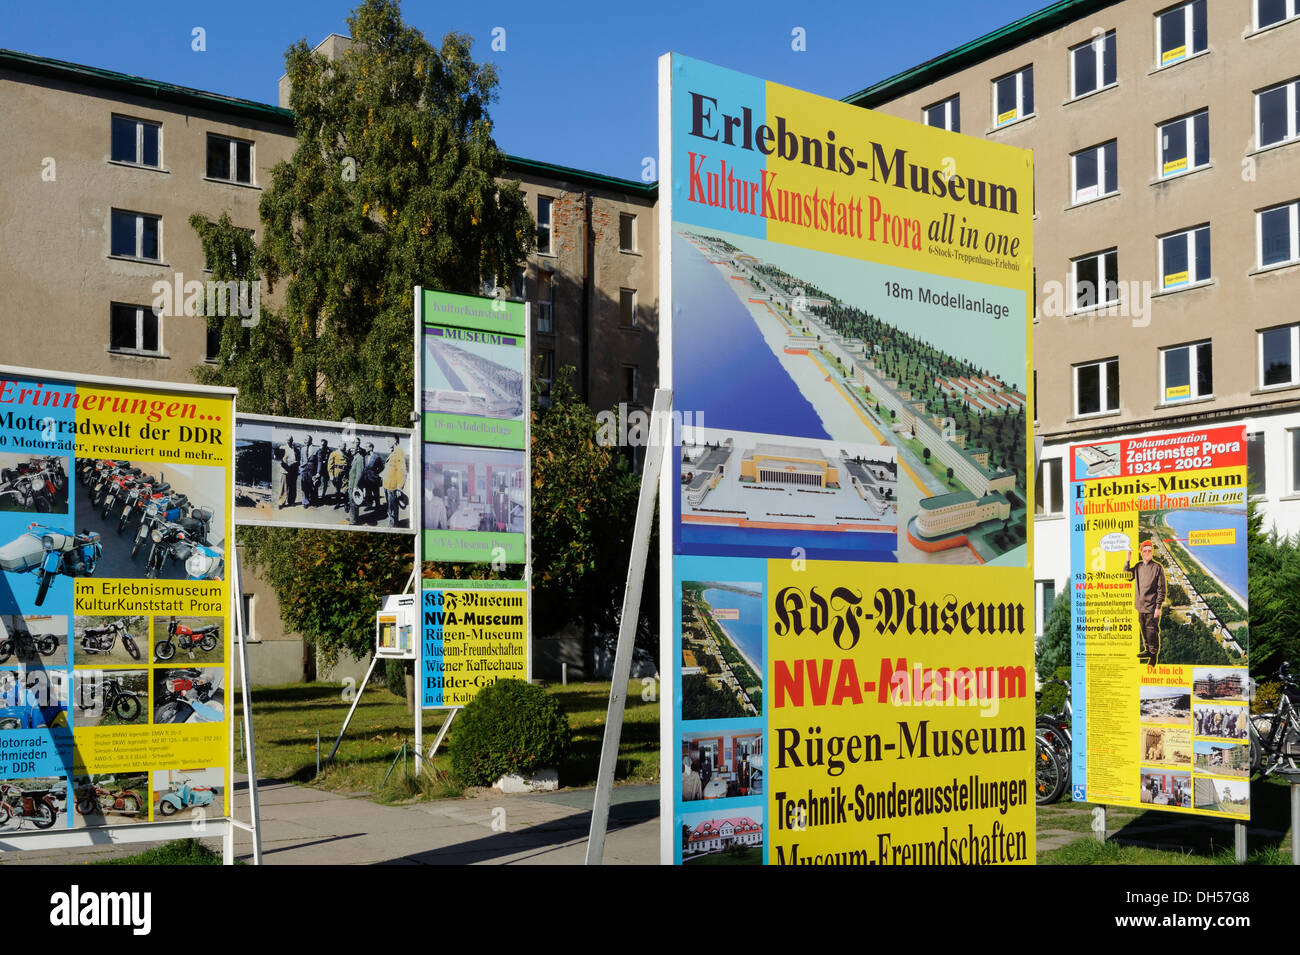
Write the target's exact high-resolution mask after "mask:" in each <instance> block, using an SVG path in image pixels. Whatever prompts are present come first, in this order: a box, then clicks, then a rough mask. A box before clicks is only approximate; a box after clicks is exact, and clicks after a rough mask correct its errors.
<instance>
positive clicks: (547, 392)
mask: <svg viewBox="0 0 1300 955" xmlns="http://www.w3.org/2000/svg"><path fill="white" fill-rule="evenodd" d="M554 381H555V350H554V349H551V348H543V349H541V350H540V351H538V352H537V403H538V404H539V405H540V406H541V407H543V408H546V407H549V406H550V404H551V384H552V383H553V382H554Z"/></svg>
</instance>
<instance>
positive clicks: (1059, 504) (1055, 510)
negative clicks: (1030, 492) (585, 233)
mask: <svg viewBox="0 0 1300 955" xmlns="http://www.w3.org/2000/svg"><path fill="white" fill-rule="evenodd" d="M1064 488H1065V485H1064V484H1063V483H1062V482H1061V459H1060V458H1043V460H1041V461H1039V462H1038V484H1037V486H1036V487H1035V488H1034V513H1035V514H1047V515H1052V514H1063V513H1065V490H1064Z"/></svg>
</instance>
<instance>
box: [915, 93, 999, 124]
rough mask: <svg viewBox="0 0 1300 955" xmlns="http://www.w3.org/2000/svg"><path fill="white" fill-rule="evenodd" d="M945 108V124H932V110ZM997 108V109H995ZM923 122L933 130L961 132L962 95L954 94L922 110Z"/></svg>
mask: <svg viewBox="0 0 1300 955" xmlns="http://www.w3.org/2000/svg"><path fill="white" fill-rule="evenodd" d="M940 107H942V108H943V120H944V121H943V122H942V123H932V122H930V112H931V111H932V110H936V109H939V108H940ZM995 108H996V107H995ZM921 122H922V123H923V124H925V125H926V126H929V127H930V128H931V129H944V130H947V131H948V132H950V133H960V132H961V94H960V93H954V94H953V95H952V96H949V97H948V98H947V99H942V100H940V101H939V102H937V103H931V104H930V105H929V106H926V107H924V108H923V109H922V110H921Z"/></svg>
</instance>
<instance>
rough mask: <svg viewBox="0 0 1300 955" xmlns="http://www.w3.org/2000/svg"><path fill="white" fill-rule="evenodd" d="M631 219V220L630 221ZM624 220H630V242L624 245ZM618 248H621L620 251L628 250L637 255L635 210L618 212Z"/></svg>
mask: <svg viewBox="0 0 1300 955" xmlns="http://www.w3.org/2000/svg"><path fill="white" fill-rule="evenodd" d="M629 220H630V221H629ZM624 221H629V225H628V239H629V241H628V244H627V245H624V244H623V223H624ZM618 250H619V251H620V252H627V253H629V254H632V255H635V254H636V252H637V247H636V213H635V212H620V213H619V214H618Z"/></svg>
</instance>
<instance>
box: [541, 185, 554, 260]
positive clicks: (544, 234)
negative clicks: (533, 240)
mask: <svg viewBox="0 0 1300 955" xmlns="http://www.w3.org/2000/svg"><path fill="white" fill-rule="evenodd" d="M554 202H555V200H554V199H552V198H551V197H550V196H538V197H537V251H538V252H539V253H540V254H542V255H550V254H551V206H552V205H553V204H554Z"/></svg>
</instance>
